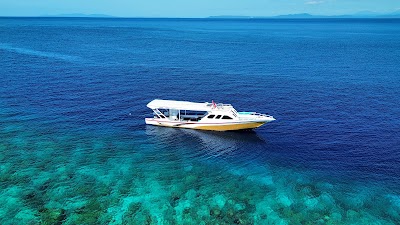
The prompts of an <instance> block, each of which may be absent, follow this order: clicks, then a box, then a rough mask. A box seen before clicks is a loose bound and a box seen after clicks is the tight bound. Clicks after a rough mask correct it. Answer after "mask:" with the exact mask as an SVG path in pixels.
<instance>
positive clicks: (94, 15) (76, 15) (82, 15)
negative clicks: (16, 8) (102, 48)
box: [40, 13, 115, 18]
mask: <svg viewBox="0 0 400 225" xmlns="http://www.w3.org/2000/svg"><path fill="white" fill-rule="evenodd" d="M40 17H88V18H114V17H115V16H110V15H106V14H83V13H68V14H57V15H42V16H40Z"/></svg>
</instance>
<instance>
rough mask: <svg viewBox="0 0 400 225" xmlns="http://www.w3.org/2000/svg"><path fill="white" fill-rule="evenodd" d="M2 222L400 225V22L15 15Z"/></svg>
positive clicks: (10, 25) (5, 52) (0, 183)
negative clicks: (231, 124) (237, 123)
mask: <svg viewBox="0 0 400 225" xmlns="http://www.w3.org/2000/svg"><path fill="white" fill-rule="evenodd" d="M155 98H160V99H172V100H188V101H195V102H206V101H208V102H211V101H212V100H214V101H216V102H222V103H230V104H232V105H233V106H234V107H235V108H236V109H237V110H238V111H257V112H261V113H268V114H270V115H272V116H274V117H275V118H276V119H277V120H276V121H274V122H271V123H269V124H266V125H264V126H262V127H260V128H258V129H256V130H254V131H244V132H206V131H196V130H186V129H175V128H163V127H153V126H146V125H145V123H144V118H145V117H146V116H151V111H150V110H149V109H148V108H146V104H147V103H148V102H150V101H151V100H153V99H155ZM0 224H4V225H6V224H196V225H197V224H282V225H283V224H400V20H398V19H295V20H291V19H244V20H240V19H238V20H235V19H230V20H224V19H112V18H110V19H89V18H86V19H85V18H4V17H3V18H0Z"/></svg>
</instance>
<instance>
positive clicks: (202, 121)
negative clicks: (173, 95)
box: [145, 99, 275, 131]
mask: <svg viewBox="0 0 400 225" xmlns="http://www.w3.org/2000/svg"><path fill="white" fill-rule="evenodd" d="M147 107H149V108H150V109H152V110H153V117H152V118H146V119H145V121H146V124H149V125H156V126H165V127H177V128H178V127H179V128H190V129H198V130H214V131H229V130H247V129H254V128H257V127H260V126H262V125H264V124H265V123H268V122H271V121H274V120H275V118H274V117H273V116H270V115H266V114H261V113H256V112H237V111H236V110H235V109H234V108H233V106H232V105H230V104H222V103H218V104H217V103H215V102H214V101H212V102H211V103H209V102H204V103H197V102H188V101H174V100H161V99H155V100H153V101H151V102H149V103H148V104H147Z"/></svg>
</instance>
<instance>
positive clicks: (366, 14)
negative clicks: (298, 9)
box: [208, 10, 400, 19]
mask: <svg viewBox="0 0 400 225" xmlns="http://www.w3.org/2000/svg"><path fill="white" fill-rule="evenodd" d="M208 18H212V19H262V18H285V19H286V18H287V19H308V18H400V10H397V11H395V12H392V13H388V14H383V13H376V12H371V11H362V12H358V13H355V14H349V15H330V16H327V15H312V14H309V13H298V14H287V15H278V16H233V15H228V16H224V15H222V16H209V17H208Z"/></svg>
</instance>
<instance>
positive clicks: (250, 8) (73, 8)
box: [0, 0, 400, 18]
mask: <svg viewBox="0 0 400 225" xmlns="http://www.w3.org/2000/svg"><path fill="white" fill-rule="evenodd" d="M397 10H400V0H142V1H137V0H0V16H45V15H59V14H71V13H82V14H106V15H111V16H118V17H188V18H191V17H207V16H219V15H235V16H276V15H286V14H296V13H310V14H314V15H344V14H354V13H357V12H362V11H373V12H378V13H391V12H394V11H397Z"/></svg>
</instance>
